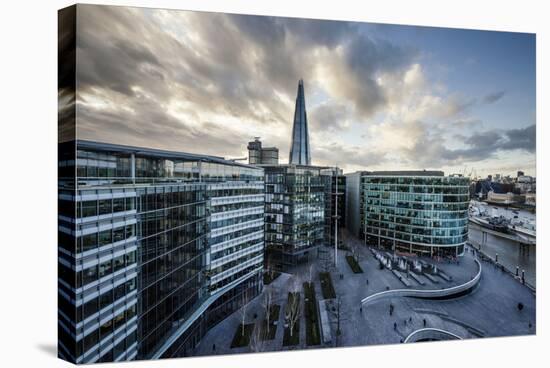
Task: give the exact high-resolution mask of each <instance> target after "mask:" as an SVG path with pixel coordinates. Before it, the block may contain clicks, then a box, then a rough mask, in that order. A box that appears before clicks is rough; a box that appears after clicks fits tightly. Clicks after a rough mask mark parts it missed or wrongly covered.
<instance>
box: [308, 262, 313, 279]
mask: <svg viewBox="0 0 550 368" xmlns="http://www.w3.org/2000/svg"><path fill="white" fill-rule="evenodd" d="M308 276H309V277H308V280H307V281H308V282H309V283H310V284H311V283H312V282H313V263H312V264H311V265H310V266H309V274H308Z"/></svg>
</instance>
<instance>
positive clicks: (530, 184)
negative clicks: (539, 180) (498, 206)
mask: <svg viewBox="0 0 550 368" xmlns="http://www.w3.org/2000/svg"><path fill="white" fill-rule="evenodd" d="M516 188H517V189H518V191H519V192H520V193H529V192H533V193H534V192H536V191H537V184H536V180H535V178H534V177H532V176H528V175H522V176H519V177H518V178H517V182H516Z"/></svg>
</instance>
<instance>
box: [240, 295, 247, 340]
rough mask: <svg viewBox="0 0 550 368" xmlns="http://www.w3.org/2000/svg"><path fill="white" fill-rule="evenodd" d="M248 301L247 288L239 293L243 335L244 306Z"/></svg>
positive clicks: (242, 333)
mask: <svg viewBox="0 0 550 368" xmlns="http://www.w3.org/2000/svg"><path fill="white" fill-rule="evenodd" d="M248 301H249V300H248V290H245V291H243V293H242V294H241V302H242V307H241V309H240V310H239V312H240V313H241V336H244V322H245V320H246V308H247V307H248Z"/></svg>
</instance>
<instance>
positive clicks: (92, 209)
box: [81, 201, 97, 217]
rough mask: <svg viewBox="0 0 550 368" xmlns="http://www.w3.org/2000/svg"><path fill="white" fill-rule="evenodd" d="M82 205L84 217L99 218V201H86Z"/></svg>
mask: <svg viewBox="0 0 550 368" xmlns="http://www.w3.org/2000/svg"><path fill="white" fill-rule="evenodd" d="M81 203H82V217H89V216H97V201H84V202H81Z"/></svg>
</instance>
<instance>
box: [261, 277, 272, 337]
mask: <svg viewBox="0 0 550 368" xmlns="http://www.w3.org/2000/svg"><path fill="white" fill-rule="evenodd" d="M262 306H263V308H264V310H265V320H266V323H267V325H266V335H267V336H269V329H270V328H271V311H272V309H273V290H272V287H267V286H266V287H265V288H264V298H263V300H262Z"/></svg>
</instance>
